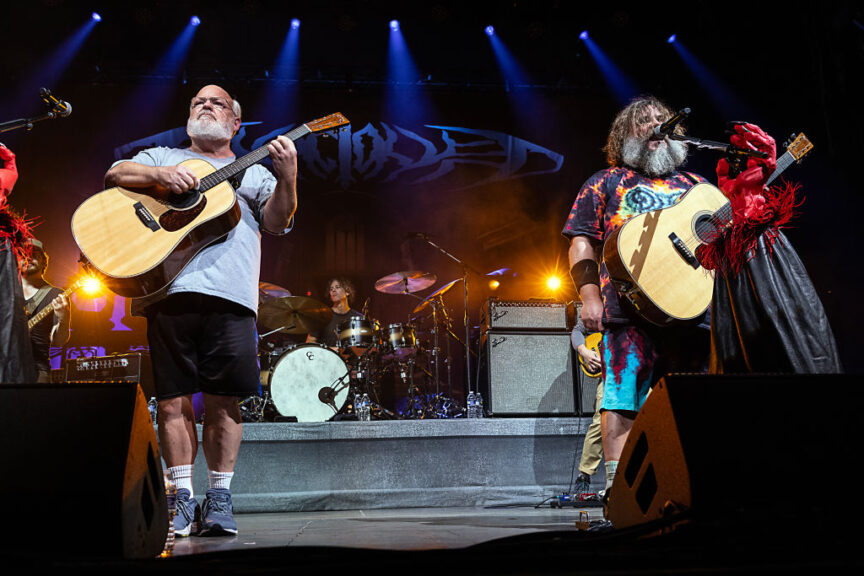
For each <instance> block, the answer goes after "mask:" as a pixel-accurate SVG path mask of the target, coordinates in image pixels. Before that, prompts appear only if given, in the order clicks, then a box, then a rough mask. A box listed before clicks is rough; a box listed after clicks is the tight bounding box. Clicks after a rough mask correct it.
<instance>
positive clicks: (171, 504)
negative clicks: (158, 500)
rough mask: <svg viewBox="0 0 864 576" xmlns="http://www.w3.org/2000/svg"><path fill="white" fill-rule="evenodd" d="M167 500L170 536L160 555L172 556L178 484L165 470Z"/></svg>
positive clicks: (163, 556)
mask: <svg viewBox="0 0 864 576" xmlns="http://www.w3.org/2000/svg"><path fill="white" fill-rule="evenodd" d="M164 478H165V501H166V502H167V504H168V536H167V537H166V538H165V546H164V547H163V548H162V553H161V554H160V555H159V556H161V557H162V558H167V557H168V556H171V553H172V552H173V550H174V514H176V512H177V486H176V485H175V484H174V481H173V480H172V479H171V474H170V473H168V472H165V474H164Z"/></svg>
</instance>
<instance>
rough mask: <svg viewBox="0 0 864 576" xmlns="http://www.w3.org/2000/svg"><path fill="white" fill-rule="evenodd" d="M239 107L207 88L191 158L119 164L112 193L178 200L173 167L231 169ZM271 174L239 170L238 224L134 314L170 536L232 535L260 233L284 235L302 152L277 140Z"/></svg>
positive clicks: (153, 153) (146, 155) (195, 110)
mask: <svg viewBox="0 0 864 576" xmlns="http://www.w3.org/2000/svg"><path fill="white" fill-rule="evenodd" d="M240 125H241V108H240V104H239V103H238V102H237V100H235V99H234V98H232V96H231V95H230V94H229V93H228V92H227V91H226V90H225V89H223V88H222V87H220V86H215V85H210V86H205V87H204V88H202V89H201V90H200V91H199V92H198V94H197V95H195V97H194V98H192V101H191V103H190V105H189V119H188V121H187V125H186V131H187V133H188V135H189V138H190V140H191V145H190V146H189V148H182V149H175V148H165V147H156V148H150V149H147V150H143V151H142V152H139V153H138V154H136V155H135V156H134V157H133V158H132V159H131V160H121V161H119V162H116V163H115V164H114V165H112V167H111V168H110V169H109V170H108V172H107V173H106V175H105V183H106V185H107V186H109V187H110V186H129V187H135V188H146V187H149V186H155V187H157V188H158V189H161V190H163V191H169V192H171V193H175V194H181V193H184V192H186V191H188V190H190V189H192V188H195V187H196V186H197V185H198V177H197V176H196V175H195V174H194V173H193V172H192V171H191V170H189V169H188V168H186V167H184V166H178V165H177V164H178V163H180V162H182V161H184V160H188V159H191V158H200V159H203V160H205V161H207V162H209V163H210V164H211V165H212V166H213V167H214V168H216V169H219V168H222V167H223V166H225V165H227V164H229V163H231V162H233V161H234V159H235V158H234V154H233V152H232V151H231V146H230V144H231V139H232V138H233V137H234V135H235V134H236V133H237V130H238V129H239V128H240ZM268 152H269V154H270V159H271V160H272V163H273V172H274V173H275V177H274V174H272V173H271V172H270V171H268V170H267V169H266V168H264V167H263V166H261V165H253V166H250V167H249V168H248V169H246V171H245V173H244V174H243V178H242V181H241V182H240V186H239V188H238V189H237V190H236V195H237V201H238V204H239V206H240V211H241V219H240V222H239V223H238V224H237V225H236V226H235V227H234V228H233V229H232V230H231V231H230V232H229V233H228V234H227V236H225V237H224V240H222V241H219V242H216V243H214V244H211V245H210V246H208V247H207V248H205V249H204V250H202V251H201V252H199V253H198V254H197V255H196V256H195V257H194V258H193V259H192V260H191V261H190V262H189V264H188V265H187V266H186V268H184V269H183V271H182V272H181V273H180V274H179V275H178V276H177V277H176V278H175V279H174V281H173V282H172V283H171V284H169V285H168V287H167V288H166V289H163V290H162V291H160V292H158V293H156V294H154V295H150V296H147V297H145V298H142V299H139V300H136V301H135V302H133V304H134V308H135V310H136V313H140V312H141V311H143V315H145V316H146V318H147V338H148V341H149V344H150V355H151V359H152V362H153V378H154V384H155V386H156V393H157V400H158V413H157V421H158V431H159V441H160V447H161V449H162V455H163V457H164V459H165V463H166V465H167V467H168V471H169V472H170V474H171V478H172V480H173V481H174V483H175V485H176V486H177V503H176V506H177V514H176V516H175V521H174V526H175V532H176V534H178V535H180V536H188V535H189V534H191V533H198V534H201V535H224V534H229V535H230V534H236V533H237V524H236V521H235V519H234V515H233V506H232V501H231V491H230V483H231V480H232V477H233V475H234V466H235V463H236V461H237V455H238V453H239V449H240V442H241V439H242V432H243V423H242V420H241V412H240V408H239V405H238V400H239V399H240V398H245V397H248V396H251V395H256V394H258V392H259V380H258V378H259V372H258V358H257V352H258V351H257V335H256V327H255V316H256V311H257V308H258V280H259V271H260V265H261V231H262V230H263V231H266V232H268V233H271V234H277V235H278V234H285V233H287V232H288V231H289V230H290V229H291V226H292V225H293V217H294V212H295V210H296V208H297V152H296V149H295V147H294V144H293V142H292V141H291V140H290V139H288V138H286V137H284V136H279V137H277V138H276V139H275V140H273V141H271V142H270V144H269V145H268ZM199 391H201V392H203V402H204V423H203V433H202V440H203V442H202V443H203V450H204V456H205V459H206V462H207V467H208V478H209V488H208V490H207V492H206V495H205V498H204V502H203V505H202V506H200V507H199V505H198V502H197V500H196V499H195V497H194V490H193V487H192V472H193V463H194V461H195V455H196V453H197V451H198V436H197V431H196V427H195V414H194V411H193V404H192V397H193V395H194V394H195V393H197V392H199Z"/></svg>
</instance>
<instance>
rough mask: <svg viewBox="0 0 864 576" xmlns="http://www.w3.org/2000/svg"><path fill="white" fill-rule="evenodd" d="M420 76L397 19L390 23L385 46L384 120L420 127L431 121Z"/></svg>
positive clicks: (430, 111) (430, 108)
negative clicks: (388, 36)
mask: <svg viewBox="0 0 864 576" xmlns="http://www.w3.org/2000/svg"><path fill="white" fill-rule="evenodd" d="M422 80H423V76H422V74H421V73H420V70H419V69H418V68H417V66H416V65H415V64H414V60H413V58H412V57H411V51H410V50H409V49H408V44H407V42H406V41H405V36H404V35H403V33H402V26H401V25H400V24H399V22H398V21H397V20H392V21H391V22H390V40H389V43H388V47H387V88H386V94H385V98H384V105H385V109H384V111H383V114H384V117H385V118H389V119H390V120H391V121H393V122H395V123H397V124H402V125H404V126H405V127H412V126H413V127H419V126H421V125H423V124H425V123H427V122H430V121H432V120H433V119H432V118H431V117H430V114H431V113H432V110H433V108H432V106H431V104H430V103H429V99H428V97H427V95H426V94H425V92H424V87H423V84H422Z"/></svg>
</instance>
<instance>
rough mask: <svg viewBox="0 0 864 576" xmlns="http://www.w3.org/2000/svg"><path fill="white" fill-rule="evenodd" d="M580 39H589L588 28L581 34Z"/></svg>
mask: <svg viewBox="0 0 864 576" xmlns="http://www.w3.org/2000/svg"><path fill="white" fill-rule="evenodd" d="M579 39H580V40H587V39H588V31H587V30H583V31H582V33H581V34H579Z"/></svg>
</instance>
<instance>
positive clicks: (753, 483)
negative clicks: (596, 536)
mask: <svg viewBox="0 0 864 576" xmlns="http://www.w3.org/2000/svg"><path fill="white" fill-rule="evenodd" d="M860 380H861V378H860V377H859V376H854V375H840V374H822V375H770V374H769V375H757V374H753V375H702V374H670V375H667V376H665V377H664V378H663V379H661V380H660V382H659V383H658V384H657V385H656V386H655V387H654V389H653V390H652V392H651V394H650V395H649V396H648V399H647V400H646V401H645V404H644V405H643V407H642V410H641V411H640V412H639V414H638V415H637V417H636V419H635V420H634V422H633V428H632V430H631V431H630V434H629V436H628V438H627V442H626V444H625V446H624V450H623V452H622V455H621V459H620V460H619V463H618V471H617V474H616V476H615V480H614V482H613V485H612V487H611V489H610V492H609V501H608V505H607V519H608V520H610V521H611V522H612V525H613V526H614V528H615V529H624V528H634V527H639V526H642V527H646V526H651V525H655V526H659V527H662V530H666V529H667V528H670V527H671V526H673V525H674V524H676V522H679V521H680V522H683V523H687V524H690V525H693V526H697V527H698V529H700V530H707V531H709V532H710V533H712V534H715V535H722V537H724V538H725V537H729V536H730V535H737V537H744V535H746V536H747V537H751V538H759V539H763V540H764V541H765V542H779V541H781V540H783V541H784V542H789V541H799V540H801V541H805V542H806V541H807V540H808V538H809V539H813V540H814V541H815V540H816V539H819V538H823V537H824V538H823V541H831V542H836V541H837V540H838V539H842V538H844V536H845V535H850V534H855V533H856V531H858V528H857V526H858V524H859V522H860V517H861V514H862V513H864V504H862V499H861V498H860V495H859V492H860V486H861V481H862V478H861V473H860V466H858V465H857V464H856V463H855V462H856V461H857V459H858V457H857V454H858V452H859V450H860V446H861V445H862V442H864V423H862V419H861V417H860V406H862V401H864V387H862V385H861V382H860ZM814 393H817V394H818V395H819V396H820V397H821V398H822V400H824V402H825V404H824V406H825V408H824V410H815V411H814V410H813V409H812V404H811V403H812V400H813V398H814ZM832 398H838V399H840V400H841V401H840V402H837V403H831V402H830V399H832Z"/></svg>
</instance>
